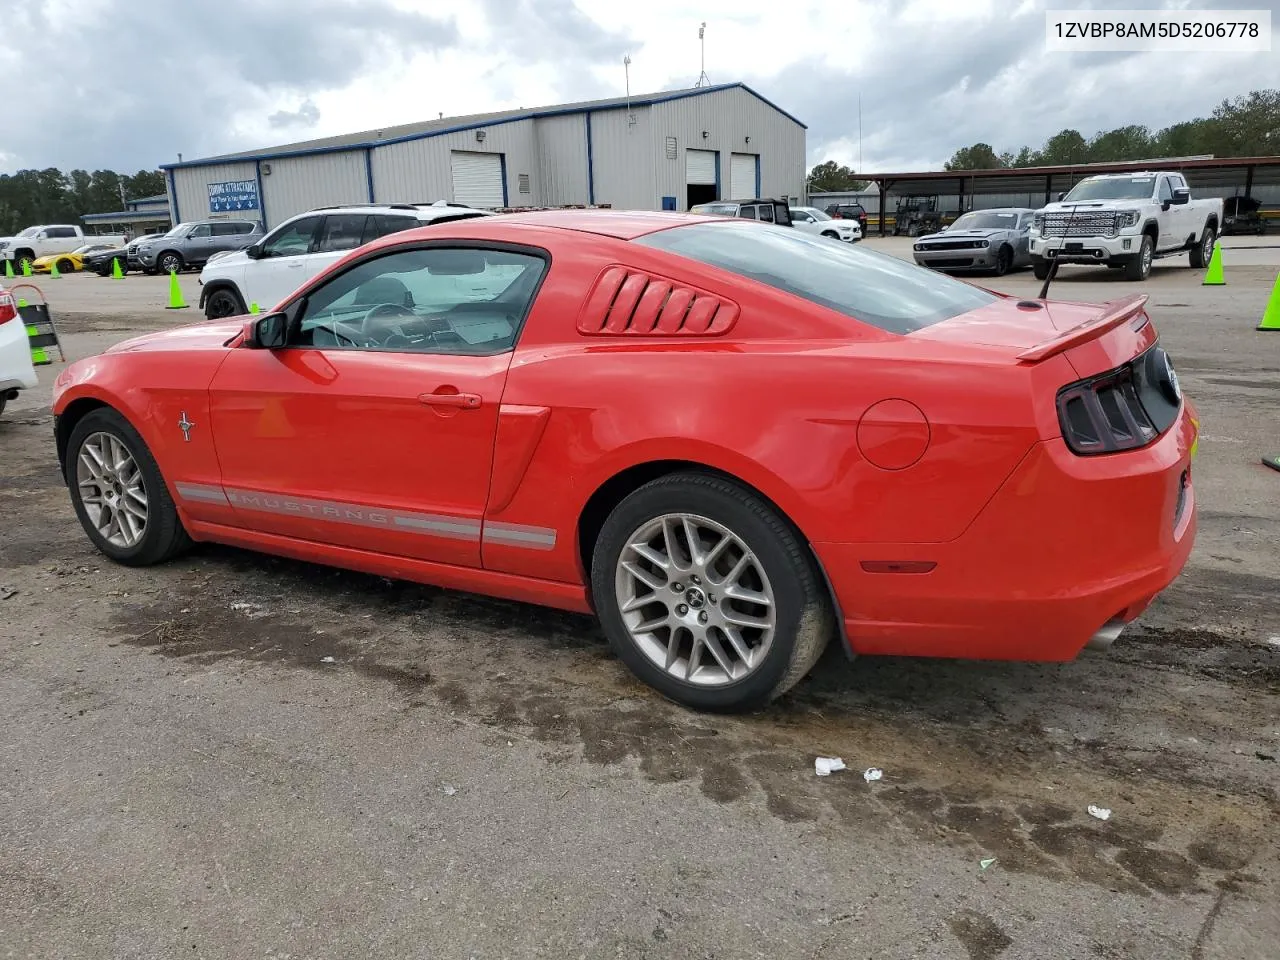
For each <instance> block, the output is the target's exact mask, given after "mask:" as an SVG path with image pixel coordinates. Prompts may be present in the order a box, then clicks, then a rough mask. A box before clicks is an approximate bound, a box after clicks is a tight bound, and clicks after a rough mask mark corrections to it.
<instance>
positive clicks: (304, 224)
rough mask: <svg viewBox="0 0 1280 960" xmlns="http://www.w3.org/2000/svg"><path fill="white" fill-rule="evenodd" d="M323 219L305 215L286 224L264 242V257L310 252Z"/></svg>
mask: <svg viewBox="0 0 1280 960" xmlns="http://www.w3.org/2000/svg"><path fill="white" fill-rule="evenodd" d="M322 219H323V218H322V217H303V218H302V219H301V220H295V221H293V223H287V224H285V225H284V226H283V227H281V228H280V229H278V230H277V231H276V232H275V233H273V234H272V235H271V236H270V237H268V238H267V240H266V241H264V242H263V244H262V256H263V257H264V258H266V257H296V256H299V255H300V254H304V253H310V252H311V246H312V244H313V243H314V242H315V238H316V227H318V226H319V225H320V221H321V220H322Z"/></svg>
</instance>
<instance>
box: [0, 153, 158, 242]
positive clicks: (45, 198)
mask: <svg viewBox="0 0 1280 960" xmlns="http://www.w3.org/2000/svg"><path fill="white" fill-rule="evenodd" d="M122 188H123V192H124V196H125V197H126V198H127V199H129V200H136V199H138V198H139V197H153V196H155V195H156V194H159V193H164V192H165V180H164V174H163V173H161V172H160V171H159V170H139V171H138V172H137V173H135V174H133V175H132V176H129V175H128V174H119V173H116V172H115V171H114V170H95V171H93V173H90V172H89V171H87V170H72V171H71V172H70V173H63V172H62V171H61V170H58V169H57V168H55V167H49V168H48V169H45V170H19V171H18V172H17V173H14V174H7V173H3V174H0V236H6V237H7V236H12V235H13V234H14V233H16V232H17V231H19V230H21V229H23V228H24V227H31V226H35V225H37V224H44V223H79V222H80V215H81V214H84V213H114V212H116V211H118V210H123V209H124V204H123V203H122V202H121V199H120V194H121V190H122Z"/></svg>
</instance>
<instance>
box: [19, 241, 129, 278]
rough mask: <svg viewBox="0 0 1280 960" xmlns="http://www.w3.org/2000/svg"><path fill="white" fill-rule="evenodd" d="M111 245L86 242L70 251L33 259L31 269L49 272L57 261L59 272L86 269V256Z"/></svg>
mask: <svg viewBox="0 0 1280 960" xmlns="http://www.w3.org/2000/svg"><path fill="white" fill-rule="evenodd" d="M111 246H112V245H111V244H109V243H86V244H85V245H84V246H82V247H76V248H75V249H74V250H72V251H71V252H70V253H51V254H49V256H47V257H41V258H40V259H39V260H32V261H31V269H32V270H34V271H35V272H36V273H49V272H50V271H51V270H52V269H53V265H54V264H55V263H56V264H57V265H58V272H59V273H75V271H77V270H83V269H84V258H85V257H87V256H88V255H89V254H91V253H93V252H94V251H95V250H110V249H111Z"/></svg>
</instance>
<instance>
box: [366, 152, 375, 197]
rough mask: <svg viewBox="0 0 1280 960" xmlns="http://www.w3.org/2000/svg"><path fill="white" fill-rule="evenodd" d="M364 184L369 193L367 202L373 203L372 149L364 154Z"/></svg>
mask: <svg viewBox="0 0 1280 960" xmlns="http://www.w3.org/2000/svg"><path fill="white" fill-rule="evenodd" d="M364 183H365V187H366V188H367V190H368V193H369V202H370V203H373V201H374V197H373V148H372V147H370V148H369V149H367V150H365V152H364Z"/></svg>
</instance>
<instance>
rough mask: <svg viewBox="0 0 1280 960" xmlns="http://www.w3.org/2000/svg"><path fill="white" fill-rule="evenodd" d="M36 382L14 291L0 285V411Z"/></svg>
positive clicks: (34, 369)
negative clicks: (20, 391) (21, 391)
mask: <svg viewBox="0 0 1280 960" xmlns="http://www.w3.org/2000/svg"><path fill="white" fill-rule="evenodd" d="M37 383H38V381H37V380H36V368H35V366H34V365H32V363H31V341H30V340H29V339H28V337H27V325H26V324H25V323H23V322H22V315H21V314H19V313H18V304H17V302H16V301H15V300H14V297H13V294H12V293H10V292H9V291H8V290H6V289H5V288H4V287H3V286H0V413H3V412H4V405H5V404H6V403H8V402H9V401H10V400H12V399H14V398H15V397H17V395H18V391H19V390H34V389H35V387H36V384H37Z"/></svg>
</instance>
